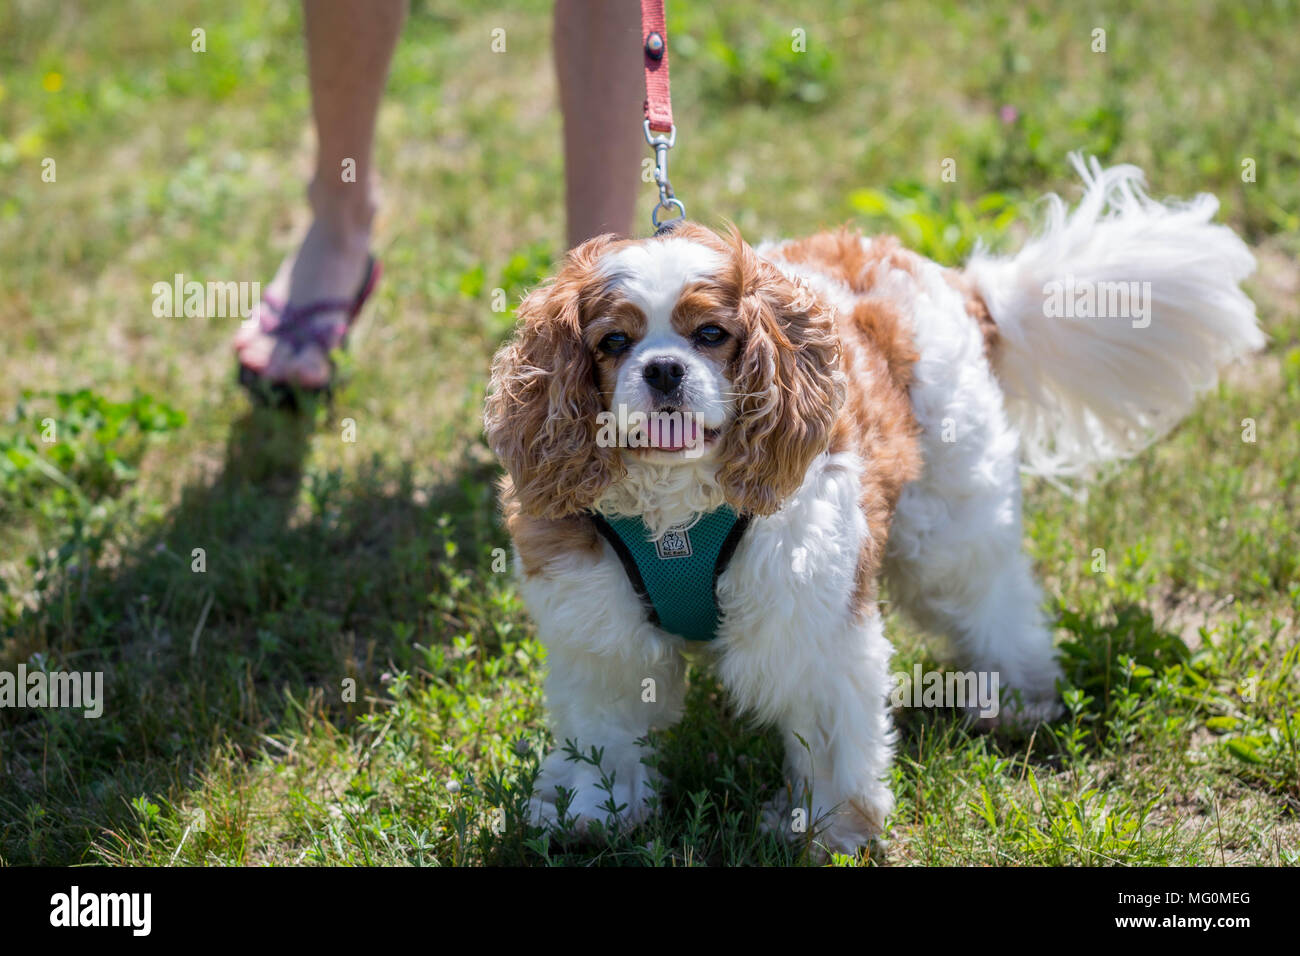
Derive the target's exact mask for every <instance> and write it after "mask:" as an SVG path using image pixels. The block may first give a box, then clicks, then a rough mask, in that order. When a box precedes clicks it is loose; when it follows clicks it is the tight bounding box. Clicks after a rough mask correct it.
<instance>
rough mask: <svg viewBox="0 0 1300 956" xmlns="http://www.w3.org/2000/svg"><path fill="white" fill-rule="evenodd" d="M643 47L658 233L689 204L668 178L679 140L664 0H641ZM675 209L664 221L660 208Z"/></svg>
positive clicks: (653, 214)
mask: <svg viewBox="0 0 1300 956" xmlns="http://www.w3.org/2000/svg"><path fill="white" fill-rule="evenodd" d="M641 48H642V50H643V51H644V54H645V123H644V124H643V126H644V128H645V139H646V142H647V143H649V144H650V147H651V148H652V149H653V150H654V151H655V184H656V185H658V187H659V202H657V203H656V204H655V207H654V209H653V210H651V212H650V222H651V223H652V224H653V225H654V227H655V231H656V232H663V231H665V230H667V229H671V228H672V227H673V226H675V225H676V224H677V223H678V222H680V221H681V220H684V219H685V218H686V206H684V205H683V204H682V201H681V200H680V199H678V198H677V197H676V195H674V193H673V186H672V183H670V182H669V181H668V150H670V149H672V147H673V144H674V143H676V142H677V127H676V126H674V125H673V100H672V94H671V92H670V91H669V86H668V30H667V27H666V26H665V21H664V0H641ZM665 133H666V134H667V135H666V136H665V135H664V134H665ZM655 134H658V135H655ZM672 209H675V210H676V211H677V215H675V216H674V217H673V218H671V219H667V220H665V221H664V222H662V223H661V222H660V221H659V212H660V210H672Z"/></svg>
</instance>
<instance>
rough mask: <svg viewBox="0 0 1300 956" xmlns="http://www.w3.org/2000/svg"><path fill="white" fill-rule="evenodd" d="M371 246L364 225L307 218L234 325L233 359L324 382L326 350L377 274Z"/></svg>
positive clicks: (273, 376)
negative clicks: (292, 247) (295, 242)
mask: <svg viewBox="0 0 1300 956" xmlns="http://www.w3.org/2000/svg"><path fill="white" fill-rule="evenodd" d="M369 248H370V231H369V229H368V228H356V229H352V230H339V229H335V228H330V227H327V226H326V225H324V224H323V223H322V221H321V220H320V219H317V220H316V221H315V222H313V223H312V225H311V228H310V229H308V231H307V235H306V236H305V237H304V238H303V241H302V244H301V245H300V246H299V248H298V251H297V253H296V254H294V255H292V256H290V257H289V258H287V259H285V261H284V262H283V263H282V264H281V265H280V268H279V270H278V271H277V272H276V275H275V278H274V279H272V280H271V283H270V284H269V285H268V286H267V288H266V291H265V293H264V295H263V297H262V302H260V303H259V304H258V305H257V307H256V308H255V309H254V310H253V314H252V315H250V316H249V318H248V319H247V320H246V321H245V322H244V323H242V324H241V326H240V328H239V331H238V332H237V333H236V335H235V352H236V354H237V355H238V357H239V364H240V365H241V366H242V367H243V368H244V369H245V370H247V372H250V373H252V374H253V376H254V377H256V378H259V379H261V380H262V381H263V382H266V383H268V384H272V385H275V384H283V385H291V386H297V387H300V388H307V389H317V388H323V387H325V386H326V385H328V384H329V380H330V373H331V365H330V359H329V353H330V350H332V349H334V348H337V347H338V346H339V345H340V344H342V341H343V338H344V337H345V336H346V334H347V331H348V327H349V325H350V323H351V320H352V319H353V318H354V317H355V315H356V313H357V312H358V311H359V310H360V307H361V305H362V304H363V303H364V301H365V299H366V297H367V296H368V295H369V293H370V289H371V288H372V287H373V285H374V282H375V280H376V279H377V278H378V273H379V270H378V266H377V265H376V264H374V262H373V260H372V259H371V257H370V252H369Z"/></svg>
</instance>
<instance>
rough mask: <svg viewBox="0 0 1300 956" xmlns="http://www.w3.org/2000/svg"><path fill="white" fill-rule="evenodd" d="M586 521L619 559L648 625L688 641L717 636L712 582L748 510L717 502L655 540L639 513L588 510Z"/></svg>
mask: <svg viewBox="0 0 1300 956" xmlns="http://www.w3.org/2000/svg"><path fill="white" fill-rule="evenodd" d="M591 520H592V521H593V522H595V525H596V529H597V530H598V531H599V532H600V533H601V534H602V535H604V537H605V540H606V541H608V542H609V543H610V546H611V547H612V548H613V549H614V552H615V553H616V554H617V555H618V557H619V560H621V561H622V562H623V569H624V570H625V571H626V572H627V576H628V578H629V579H630V580H631V582H632V587H633V588H634V589H635V590H636V593H637V594H638V595H639V596H640V597H641V600H642V601H643V602H645V605H646V611H647V613H648V614H649V615H650V622H651V623H652V624H654V625H656V626H658V627H661V628H663V629H664V630H665V631H668V632H669V633H670V634H676V635H677V636H678V637H682V638H685V639H686V640H688V641H711V640H713V639H714V638H715V637H717V636H718V620H719V616H720V615H719V614H718V596H717V592H716V590H715V589H716V585H717V582H718V578H719V576H721V574H722V572H723V571H725V570H726V569H727V564H728V563H729V562H730V561H731V556H732V555H733V554H734V553H735V551H736V547H737V545H739V544H740V539H741V537H743V536H744V534H745V529H746V528H747V527H749V515H739V514H737V513H736V512H735V511H734V510H733V509H732V508H730V507H729V506H727V505H723V506H722V507H721V508H719V509H718V510H717V511H710V512H708V513H707V514H704V515H701V516H700V518H699V520H697V521H696V522H695V523H694V524H692V525H690V526H689V527H686V528H674V529H673V530H671V531H667V532H665V533H664V536H663V537H662V538H660V539H659V540H658V541H653V540H651V534H650V529H649V528H647V527H646V525H645V522H644V521H642V520H641V518H640V517H623V516H618V517H613V518H606V517H605V516H603V515H600V514H597V513H595V512H592V513H591Z"/></svg>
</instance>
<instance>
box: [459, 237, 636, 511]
mask: <svg viewBox="0 0 1300 956" xmlns="http://www.w3.org/2000/svg"><path fill="white" fill-rule="evenodd" d="M613 242H614V237H613V236H600V237H597V238H595V239H591V240H588V241H587V242H585V243H583V244H582V245H581V246H579V247H578V248H576V249H574V250H573V251H572V252H570V253H569V255H568V257H567V259H566V260H565V264H564V266H563V268H562V269H561V270H560V272H559V274H558V275H557V276H556V277H555V278H554V279H553V280H552V281H551V282H549V283H547V284H546V285H543V286H541V287H540V288H538V289H536V290H534V291H533V292H531V293H530V294H529V295H528V296H527V297H526V298H525V299H524V301H523V302H522V303H521V304H520V306H519V311H518V316H519V325H518V328H517V330H516V333H515V337H514V339H513V340H512V341H511V342H509V343H508V344H506V345H505V346H503V347H502V348H501V349H500V351H498V352H497V354H496V358H495V359H493V362H492V378H491V383H490V385H489V394H488V398H487V405H486V409H485V411H484V415H483V424H484V428H485V430H486V432H487V440H488V445H489V446H491V448H492V450H493V451H494V452H496V454H497V456H498V457H499V458H500V459H501V463H502V464H503V465H504V466H505V469H506V471H507V472H509V474H510V478H511V482H512V483H513V486H514V496H515V500H516V501H517V502H518V505H519V507H520V509H521V510H522V512H523V513H524V514H525V515H528V516H530V517H535V518H562V517H565V516H567V515H572V514H576V513H577V512H580V511H582V510H584V509H586V508H588V507H590V506H591V505H592V504H593V503H594V502H595V501H596V499H597V498H598V497H599V496H600V494H601V492H602V491H604V490H605V489H606V488H607V487H608V486H609V484H610V483H611V482H612V481H614V480H615V478H617V477H619V475H620V474H621V471H622V465H621V463H620V462H619V460H618V458H617V449H614V448H601V447H600V446H599V445H598V444H597V442H596V433H597V428H598V419H597V416H598V415H599V413H600V412H601V411H602V410H603V404H602V402H601V396H600V393H599V391H598V390H597V387H596V379H595V373H594V368H593V362H592V357H591V353H590V352H589V350H588V349H587V347H586V345H585V343H584V342H583V339H582V319H583V308H584V306H587V305H588V304H589V303H590V302H591V301H592V300H594V299H595V298H596V297H597V296H598V295H599V293H600V291H601V288H600V286H601V282H600V279H599V277H598V276H597V275H596V273H595V265H596V262H597V261H598V260H599V258H600V256H601V254H602V253H604V252H605V251H606V249H608V248H609V246H610V245H611V244H612V243H613Z"/></svg>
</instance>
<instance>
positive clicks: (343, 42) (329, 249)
mask: <svg viewBox="0 0 1300 956" xmlns="http://www.w3.org/2000/svg"><path fill="white" fill-rule="evenodd" d="M406 8H407V0H367V2H365V3H357V2H354V0H304V3H303V13H304V20H305V22H306V34H307V62H308V70H309V73H310V78H311V100H312V114H313V116H314V119H315V122H316V139H317V151H316V173H315V176H314V177H313V179H312V182H311V187H310V189H309V190H308V193H307V195H308V199H309V200H310V202H311V207H312V212H313V220H312V224H311V227H310V228H309V229H308V231H307V234H306V236H305V237H304V239H303V241H302V245H301V246H300V247H299V248H298V251H297V253H296V254H294V255H292V256H290V257H289V258H288V259H286V260H285V262H284V263H283V264H282V265H281V266H280V269H279V271H278V272H277V273H276V276H275V278H274V279H273V280H272V281H271V283H270V285H268V286H267V289H266V291H267V293H268V294H270V295H271V296H272V297H274V298H276V299H277V300H279V301H281V302H289V303H291V304H293V305H304V304H306V303H309V302H312V301H317V300H320V299H336V298H341V299H349V298H351V296H352V295H353V294H354V293H355V292H356V290H357V287H358V286H359V285H360V283H361V280H362V278H363V273H364V271H365V264H366V257H367V254H368V252H369V249H370V224H371V220H372V219H373V218H374V214H375V184H374V180H373V175H372V172H371V147H372V144H373V141H374V133H375V117H376V115H377V114H378V112H379V101H380V98H381V96H382V95H383V91H384V84H385V83H386V81H387V77H388V64H389V61H390V60H391V59H392V54H393V48H394V46H396V44H397V36H398V34H399V33H400V32H401V28H402V21H403V20H404V19H405V17H406ZM345 160H351V161H352V162H354V163H355V177H354V176H353V175H352V173H351V171H350V170H349V172H348V175H347V177H346V178H345V176H344V169H345V167H344V161H345ZM349 166H350V164H349ZM321 318H322V320H324V321H332V320H336V319H337V318H338V316H337V314H335V315H328V316H322V317H321ZM235 348H236V350H237V351H238V353H239V359H240V361H241V362H242V363H243V364H244V365H246V366H248V367H249V368H251V369H253V370H254V371H257V372H260V373H262V374H263V375H265V376H266V377H267V378H269V379H271V380H273V381H288V382H293V383H295V384H298V385H305V386H318V385H323V384H324V383H325V382H326V381H327V380H328V378H329V361H328V356H327V355H325V353H323V352H322V351H321V350H320V349H319V348H317V347H315V346H312V345H308V346H306V347H304V348H303V349H301V350H299V351H298V352H297V353H296V354H295V353H294V351H293V350H292V349H291V348H289V347H288V345H287V344H284V343H280V342H277V340H276V339H275V338H274V337H273V336H269V335H266V334H265V333H263V332H261V331H260V330H258V329H257V327H256V323H255V322H250V323H247V324H245V325H244V326H243V327H242V328H241V329H240V331H239V334H238V335H237V336H236V339H235Z"/></svg>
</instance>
